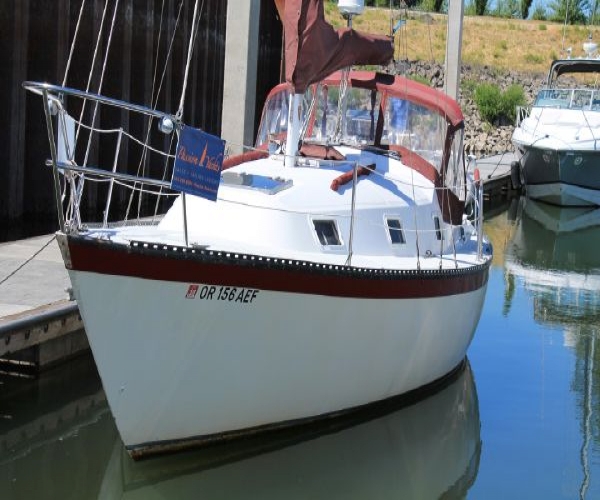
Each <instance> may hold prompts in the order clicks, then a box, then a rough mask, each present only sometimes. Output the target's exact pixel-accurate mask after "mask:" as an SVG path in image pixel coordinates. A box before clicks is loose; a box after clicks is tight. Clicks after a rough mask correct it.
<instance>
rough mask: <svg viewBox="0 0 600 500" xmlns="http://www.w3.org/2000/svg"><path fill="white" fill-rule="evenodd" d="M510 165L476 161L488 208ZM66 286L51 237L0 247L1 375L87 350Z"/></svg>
mask: <svg viewBox="0 0 600 500" xmlns="http://www.w3.org/2000/svg"><path fill="white" fill-rule="evenodd" d="M515 159H516V158H515V157H514V155H513V154H512V153H506V154H503V155H496V156H491V157H487V158H480V159H477V168H478V169H479V172H480V176H481V179H482V180H483V185H484V200H485V201H487V202H488V204H489V202H493V200H496V199H506V198H508V197H511V196H513V195H516V194H518V192H517V191H515V190H514V189H513V187H512V183H511V175H510V172H511V171H510V164H511V162H512V161H514V160H515ZM484 210H485V207H484ZM70 286H71V284H70V282H69V277H68V274H67V271H66V269H65V267H64V264H63V261H62V257H61V255H60V251H59V249H58V245H57V244H56V241H55V240H54V235H47V236H38V237H35V238H29V239H26V240H20V241H13V242H8V243H0V372H1V371H5V372H7V371H8V372H19V373H23V372H25V373H37V372H39V371H40V370H43V369H45V368H47V367H50V366H53V365H54V364H56V363H58V362H60V361H64V360H66V359H69V358H72V357H73V356H76V355H78V354H81V353H82V352H85V351H87V350H88V349H89V346H88V344H87V339H86V337H85V332H84V330H83V323H82V321H81V317H80V316H79V309H78V308H77V303H76V302H75V301H74V300H71V298H70V294H69V290H70Z"/></svg>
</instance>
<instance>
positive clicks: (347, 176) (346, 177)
mask: <svg viewBox="0 0 600 500" xmlns="http://www.w3.org/2000/svg"><path fill="white" fill-rule="evenodd" d="M373 170H375V163H372V164H370V165H367V166H363V165H359V166H358V169H357V171H356V177H361V176H363V175H369V174H370V173H371V172H372V171H373ZM353 176H354V169H352V170H348V172H344V173H343V174H342V175H339V176H337V177H336V178H335V179H333V181H332V182H331V186H330V187H331V189H332V190H333V191H337V190H338V189H339V188H340V186H343V185H344V184H348V183H349V182H351V181H352V177H353Z"/></svg>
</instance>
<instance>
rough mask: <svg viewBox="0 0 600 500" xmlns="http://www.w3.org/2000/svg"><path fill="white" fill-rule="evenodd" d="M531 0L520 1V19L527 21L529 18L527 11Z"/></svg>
mask: <svg viewBox="0 0 600 500" xmlns="http://www.w3.org/2000/svg"><path fill="white" fill-rule="evenodd" d="M532 2H533V0H521V17H522V18H523V19H527V18H528V17H529V9H530V8H531V3H532Z"/></svg>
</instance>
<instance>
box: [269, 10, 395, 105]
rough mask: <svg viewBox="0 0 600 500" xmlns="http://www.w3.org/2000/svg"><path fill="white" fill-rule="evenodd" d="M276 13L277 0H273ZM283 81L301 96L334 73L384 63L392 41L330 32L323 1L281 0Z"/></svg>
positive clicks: (349, 31) (342, 31)
mask: <svg viewBox="0 0 600 500" xmlns="http://www.w3.org/2000/svg"><path fill="white" fill-rule="evenodd" d="M276 3H277V7H278V9H279V11H280V12H281V10H280V7H281V0H276ZM283 16H284V17H283V26H284V32H285V79H286V81H287V82H288V83H290V84H291V85H292V87H293V88H294V92H295V93H297V94H302V93H304V91H305V90H306V89H307V88H308V86H309V85H310V84H312V83H314V82H317V81H319V80H321V79H323V78H324V77H326V76H327V75H329V74H331V73H333V72H334V71H336V70H338V69H341V68H345V67H348V66H352V65H354V64H387V63H388V62H390V61H391V60H392V58H393V56H394V47H393V44H392V39H391V38H390V37H387V36H383V35H368V34H364V33H360V32H358V31H355V30H353V29H350V28H342V29H338V30H336V29H334V28H333V26H331V24H329V23H328V22H327V21H326V20H325V13H324V10H323V0H285V7H284V14H283Z"/></svg>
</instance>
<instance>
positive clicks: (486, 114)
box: [475, 83, 502, 123]
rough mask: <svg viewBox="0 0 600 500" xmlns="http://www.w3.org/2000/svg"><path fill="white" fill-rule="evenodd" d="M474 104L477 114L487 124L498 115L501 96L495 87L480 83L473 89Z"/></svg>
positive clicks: (500, 107)
mask: <svg viewBox="0 0 600 500" xmlns="http://www.w3.org/2000/svg"><path fill="white" fill-rule="evenodd" d="M475 103H476V104H477V108H478V109H479V114H480V115H481V118H483V119H484V120H485V121H487V122H490V123H491V122H492V121H493V120H494V119H495V118H496V117H498V116H499V115H500V112H501V109H502V106H501V103H502V94H501V93H500V89H499V88H498V86H497V85H492V84H490V83H482V84H481V85H479V86H478V87H477V88H476V89H475Z"/></svg>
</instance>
